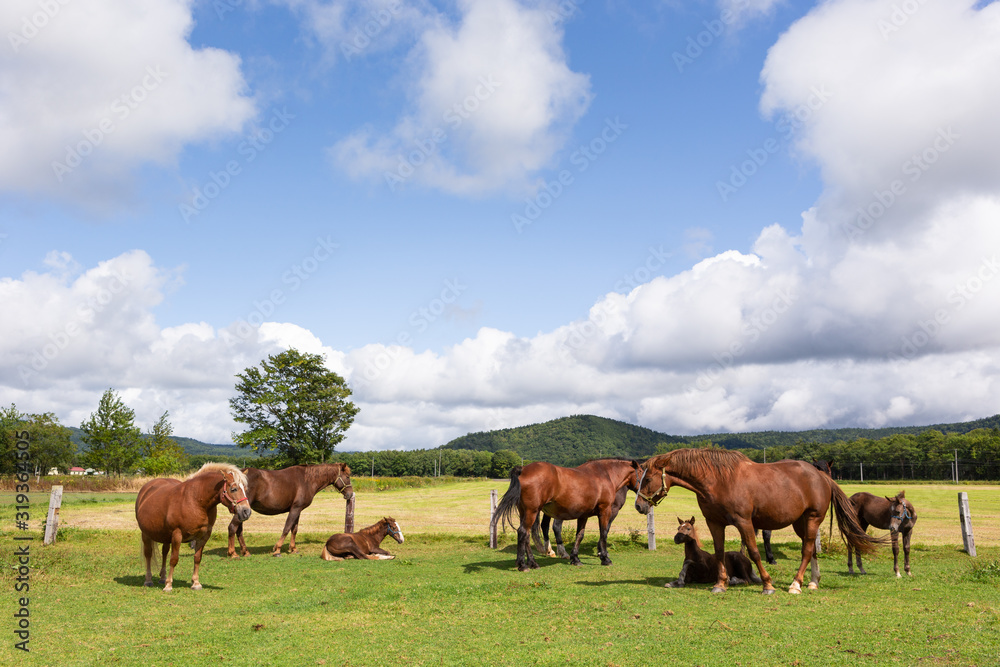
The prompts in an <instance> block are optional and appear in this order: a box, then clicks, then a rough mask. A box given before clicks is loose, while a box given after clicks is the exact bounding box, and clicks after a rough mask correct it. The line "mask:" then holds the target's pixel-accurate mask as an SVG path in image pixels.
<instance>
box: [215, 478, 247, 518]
mask: <svg viewBox="0 0 1000 667" xmlns="http://www.w3.org/2000/svg"><path fill="white" fill-rule="evenodd" d="M219 472H220V473H222V480H223V481H222V490H221V491H219V502H221V503H222V504H223V505H225V506H226V509H228V510H229V512H230V513H231V514H235V515H236V518H237V519H239V520H240V521H246V520H247V519H249V518H250V515H251V514H252V513H253V511H252V510H251V509H250V501H249V500H248V499H247V482H246V475H244V474H243V473H241V472H240V471H239V469H234V470H220V471H219ZM237 473H239V474H237Z"/></svg>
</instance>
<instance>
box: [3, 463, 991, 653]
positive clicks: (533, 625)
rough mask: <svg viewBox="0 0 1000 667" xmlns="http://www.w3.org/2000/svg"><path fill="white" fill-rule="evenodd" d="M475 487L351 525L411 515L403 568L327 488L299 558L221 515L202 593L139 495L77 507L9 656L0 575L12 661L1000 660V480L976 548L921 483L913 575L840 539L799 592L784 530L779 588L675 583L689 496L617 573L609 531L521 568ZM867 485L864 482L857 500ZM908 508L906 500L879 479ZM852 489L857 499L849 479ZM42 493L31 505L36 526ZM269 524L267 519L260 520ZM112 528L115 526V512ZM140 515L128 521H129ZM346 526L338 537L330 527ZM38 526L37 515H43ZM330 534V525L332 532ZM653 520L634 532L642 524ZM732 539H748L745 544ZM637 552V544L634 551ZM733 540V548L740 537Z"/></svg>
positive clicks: (386, 499) (308, 519)
mask: <svg viewBox="0 0 1000 667" xmlns="http://www.w3.org/2000/svg"><path fill="white" fill-rule="evenodd" d="M490 488H497V489H498V491H499V492H500V493H502V492H503V491H504V490H505V488H506V484H503V483H498V482H466V483H456V484H449V485H444V486H441V487H434V488H425V489H402V490H392V491H385V492H381V493H365V494H361V493H359V498H358V509H357V519H356V525H357V526H358V527H362V526H364V525H368V524H369V523H372V522H374V521H375V520H377V519H378V518H380V517H381V516H382V515H385V514H390V515H392V516H393V517H395V518H397V519H398V520H399V523H400V525H401V527H402V528H403V531H404V533H405V535H406V542H405V543H404V544H402V545H397V544H395V543H394V542H392V541H391V540H387V541H386V542H385V543H384V544H383V546H384V547H385V548H387V549H388V550H389V551H391V552H393V553H395V554H397V556H398V557H397V559H396V560H393V561H363V562H358V561H345V562H333V563H330V562H324V561H322V560H321V559H320V558H319V557H318V556H319V552H320V549H321V548H322V543H323V541H325V539H326V537H328V536H329V534H330V533H331V532H338V531H339V530H342V528H343V508H344V503H343V500H342V499H340V497H339V496H337V495H335V494H328V493H325V492H324V493H323V494H321V496H320V497H319V498H318V499H317V501H316V503H315V504H314V506H313V507H311V508H310V509H309V510H307V511H306V513H305V514H304V515H303V520H302V528H301V530H300V534H299V547H300V552H301V553H300V554H299V555H293V556H289V555H284V556H282V557H280V558H272V557H270V556H268V555H266V554H267V552H269V551H270V547H271V545H272V544H273V543H274V541H275V540H276V538H277V531H276V530H274V529H272V526H273V525H277V526H278V530H280V521H277V522H274V520H273V519H271V518H267V517H252V518H251V519H250V521H248V522H247V524H246V534H247V537H248V545H249V546H250V548H251V551H252V553H253V555H252V556H251V557H249V558H245V559H240V560H230V559H228V558H226V557H225V526H224V525H221V524H223V523H224V519H223V518H222V516H221V515H220V524H219V525H217V526H216V532H215V535H213V538H212V541H211V542H210V543H209V545H208V547H207V548H206V556H205V558H204V560H203V562H202V568H201V580H202V583H203V584H204V586H205V589H204V590H202V591H191V590H190V589H189V588H187V586H189V585H190V578H191V565H192V552H191V551H190V549H188V548H187V547H184V548H183V549H182V552H181V561H180V563H179V565H178V567H177V572H176V574H175V582H174V584H175V589H174V591H173V592H171V593H163V592H162V591H160V590H159V588H144V587H143V586H142V581H143V576H144V573H143V565H142V560H141V557H140V553H139V551H140V541H139V534H138V530H137V528H136V527H135V524H134V517H133V516H132V515H131V502H132V501H133V499H134V494H80V495H79V496H78V497H74V495H73V494H68V496H67V497H66V499H65V501H64V505H63V510H62V524H61V525H63V526H67V527H66V528H64V529H63V530H61V531H60V536H59V541H58V542H57V544H56V545H54V546H50V547H45V548H42V547H41V544H40V536H39V534H38V533H37V531H32V533H31V534H33V535H35V536H36V537H37V538H38V539H36V540H35V541H34V542H33V543H32V547H31V575H30V576H31V591H30V613H31V617H30V618H31V643H30V647H31V653H30V654H24V653H22V652H20V651H16V650H14V648H13V644H14V642H15V641H16V639H15V638H14V636H13V630H14V629H15V622H16V621H15V619H14V618H13V616H12V615H13V613H14V611H16V609H17V606H16V605H17V599H16V598H17V594H16V593H15V592H14V584H15V576H16V572H15V571H14V570H12V569H11V568H10V567H9V566H8V567H4V568H3V574H2V576H0V587H2V589H3V590H5V591H7V593H6V597H5V598H4V605H5V606H4V608H5V609H6V610H8V611H7V613H5V614H3V616H4V617H5V618H6V619H7V621H6V623H7V624H8V627H7V628H3V630H4V633H3V636H4V637H5V638H6V639H5V641H4V644H3V646H2V647H0V663H2V664H11V665H13V664H25V665H87V664H123V665H138V664H157V665H159V664H178V665H181V664H185V665H187V664H218V663H220V662H224V661H231V662H235V663H238V664H249V665H271V664H307V665H313V664H315V665H324V664H326V665H383V664H426V665H520V664H543V665H555V664H583V665H651V664H677V665H892V664H899V665H916V664H945V665H984V666H985V665H996V664H998V662H1000V541H998V540H997V539H996V538H995V537H989V536H990V535H996V531H997V525H996V524H997V523H1000V489H998V488H997V487H961V488H962V490H966V491H968V492H969V494H970V498H971V502H972V508H973V509H972V515H973V525H974V527H975V528H976V531H977V546H978V549H979V556H978V558H976V559H972V558H970V557H969V556H968V555H966V554H965V553H963V552H961V550H960V547H961V537H960V535H959V533H958V529H957V498H956V493H955V491H956V490H957V489H958V487H939V486H922V487H916V486H911V487H907V497H908V498H910V499H911V500H912V501H913V502H914V504H915V505H916V506H917V509H918V512H919V516H920V518H919V520H918V523H917V528H916V530H915V531H914V550H913V555H912V560H913V571H914V573H915V576H913V577H910V578H903V579H897V578H896V577H895V576H894V575H893V574H892V555H891V553H890V552H889V550H888V549H884V550H882V551H881V552H880V553H879V554H877V555H876V556H875V557H874V558H872V559H869V560H867V561H866V567H867V569H868V571H869V572H870V574H869V575H868V576H866V577H860V576H855V577H851V576H848V575H847V573H846V570H847V568H846V562H845V557H844V554H843V549H842V548H841V547H839V537H838V538H835V541H834V545H833V548H831V549H828V551H827V553H826V554H824V555H823V556H822V557H821V559H820V567H821V570H822V573H823V578H822V581H821V584H820V586H821V587H820V590H819V591H817V592H811V593H804V594H803V595H800V596H792V595H789V594H788V593H786V592H785V589H787V585H788V583H789V582H790V580H791V577H792V575H793V574H794V570H795V569H796V566H797V554H798V550H799V546H798V544H796V543H793V542H792V541H791V540H790V538H788V539H785V538H784V537H783V536H782V534H777V535H776V537H775V542H776V547H777V548H776V551H777V555H778V558H779V562H778V563H777V565H775V566H773V567H771V568H769V570H770V572H771V575H772V576H773V577H774V579H775V583H776V585H777V586H778V587H779V591H778V592H777V593H776V594H775V595H773V596H763V595H761V594H760V587H759V586H750V587H733V588H732V589H731V590H730V591H729V592H727V593H726V594H725V595H721V596H719V595H712V594H711V593H709V592H708V589H709V588H710V586H708V585H705V586H690V587H688V588H685V589H680V590H675V589H665V588H663V584H664V583H666V582H667V581H669V580H672V579H674V578H675V577H676V575H677V571H678V570H679V568H680V563H681V556H682V551H681V549H680V548H679V547H677V546H675V545H674V544H673V542H672V539H671V538H672V536H673V526H675V525H676V519H675V518H674V517H675V515H680V516H683V517H685V518H686V517H689V516H691V515H692V514H695V515H696V516H698V517H700V513H699V512H698V511H697V505H696V504H695V502H694V498H693V496H691V495H690V494H688V493H687V492H682V493H676V494H675V493H673V492H672V493H671V496H670V497H669V498H668V499H667V500H666V501H665V502H664V504H663V505H661V506H660V507H659V508H658V510H657V512H658V513H659V514H658V517H657V531H658V549H657V550H656V551H655V552H651V551H648V550H646V549H645V545H644V542H645V532H644V531H645V517H644V516H641V515H639V514H637V513H636V512H635V511H634V509H633V508H632V506H631V497H630V499H629V503H628V504H626V506H625V507H624V508H623V510H622V513H621V515H620V516H619V518H618V519H617V520H616V523H615V526H614V531H613V537H612V540H611V544H610V547H611V557H612V558H613V559H614V564H613V565H612V566H610V567H602V566H601V565H600V564H599V561H598V559H597V557H596V555H595V553H594V552H595V547H596V532H597V531H596V523H595V522H593V520H592V523H591V526H589V527H588V536H587V538H586V539H585V540H584V548H583V553H582V559H583V562H584V565H583V566H581V567H572V566H570V565H568V564H567V563H566V562H565V561H561V560H556V559H549V558H545V557H542V558H539V564H540V565H541V566H542V567H541V568H540V569H538V570H536V571H533V572H530V573H520V572H517V571H516V570H515V569H514V558H515V553H514V547H513V544H512V535H511V534H510V533H509V532H508V533H507V535H505V536H503V538H502V542H501V549H499V550H496V551H494V550H491V549H489V548H488V547H487V540H486V531H485V521H484V520H483V518H484V517H485V518H486V519H488V515H489V489H490ZM858 488H862V487H858ZM864 488H867V489H869V490H872V492H873V493H884V494H889V495H892V494H894V493H895V490H897V489H895V488H894V487H864ZM845 490H846V491H848V493H853V492H854V491H855V490H857V489H855V488H853V487H849V488H848V487H845ZM12 501H13V495H12V494H2V495H0V528H2V529H3V531H2V532H0V540H2V542H3V545H4V553H5V554H6V555H7V559H9V560H12V557H11V556H10V554H12V553H13V545H14V544H15V543H14V541H13V537H14V532H15V531H14V530H12V528H13V526H14V508H13V503H12ZM46 503H47V498H43V497H42V495H41V494H38V497H37V498H36V497H33V498H32V517H33V518H34V517H36V516H37V517H39V518H40V517H42V516H44V511H45V506H46ZM265 518H266V519H269V520H271V521H272V522H274V523H272V524H269V523H268V522H267V521H257V523H256V524H255V523H254V522H255V520H259V519H265ZM102 519H103V520H102ZM130 521H131V523H130ZM338 522H339V527H336V526H337V524H338ZM32 523H33V527H35V528H37V525H34V524H35V523H36V522H35V521H33V522H32ZM327 525H329V526H330V528H328V527H327ZM639 529H641V533H640V537H638V538H637V536H636V531H637V530H639ZM730 537H731V538H733V539H735V533H733V534H732V535H730ZM637 539H641V542H642V543H641V544H639V543H637V541H636V540H637ZM729 548H737V545H736V543H735V541H734V542H733V543H732V544H731V545H730V547H729Z"/></svg>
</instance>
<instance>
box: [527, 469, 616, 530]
mask: <svg viewBox="0 0 1000 667" xmlns="http://www.w3.org/2000/svg"><path fill="white" fill-rule="evenodd" d="M519 481H520V484H521V499H522V502H523V503H524V504H525V505H534V506H535V507H542V508H544V509H545V512H546V514H549V515H550V516H552V517H554V518H557V519H575V518H579V517H580V516H581V515H582V514H581V513H586V512H591V513H595V512H596V508H597V506H598V505H602V504H605V503H612V504H613V503H614V501H615V495H616V492H617V489H616V488H615V487H614V485H613V484H612V483H611V480H610V478H609V477H608V476H607V474H605V473H604V472H603V471H601V472H598V473H595V472H594V471H592V470H588V469H584V470H579V469H577V468H564V467H562V466H557V465H553V464H551V463H546V462H544V461H538V462H535V463H529V464H528V465H526V466H524V468H523V469H522V471H521V475H520V477H519Z"/></svg>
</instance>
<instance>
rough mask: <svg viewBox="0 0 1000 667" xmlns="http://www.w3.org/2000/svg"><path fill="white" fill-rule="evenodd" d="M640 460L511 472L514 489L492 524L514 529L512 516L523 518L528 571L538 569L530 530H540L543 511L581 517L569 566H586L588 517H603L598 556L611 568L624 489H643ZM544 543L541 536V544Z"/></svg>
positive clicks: (520, 535)
mask: <svg viewBox="0 0 1000 667" xmlns="http://www.w3.org/2000/svg"><path fill="white" fill-rule="evenodd" d="M638 469H639V463H638V462H637V461H633V460H629V459H619V458H609V459H596V460H594V461H588V462H587V463H584V464H582V465H580V466H578V467H576V468H563V467H562V466H557V465H553V464H551V463H546V462H544V461H538V462H536V463H529V464H528V465H526V466H524V467H522V466H514V468H513V469H511V471H510V487H509V488H508V489H507V492H506V493H504V495H503V498H501V499H500V503H499V504H498V505H497V509H496V512H495V513H494V515H493V518H492V519H491V520H490V529H491V531H495V530H496V525H497V522H498V521H503V522H504V523H506V524H508V525H510V526H511V527H512V528H513V527H514V523H513V520H512V516H513V513H514V510H515V509H516V510H517V512H518V514H519V516H520V526H519V527H518V529H517V569H518V570H520V571H521V572H527V571H528V570H532V569H535V568H537V567H538V563H536V562H535V557H534V555H533V554H532V553H531V544H530V542H529V537H528V533H529V531H532V532H534V531H535V530H536V529H537V522H536V519H537V518H538V514H539V512H544V513H545V514H547V515H549V516H551V517H553V518H555V519H563V520H565V519H576V520H577V522H576V543H575V544H574V545H573V552H572V553H571V554H570V559H569V562H570V563H571V564H573V565H580V564H581V563H580V542H582V541H583V534H584V530H585V529H586V527H587V519H588V518H589V517H592V516H597V520H598V523H599V525H600V539H599V540H598V546H597V555H598V556H599V557H600V559H601V564H602V565H611V559H610V558H609V557H608V529H609V528H610V527H611V522H612V521H614V519H615V517H616V516H617V515H618V510H619V509H620V508H621V505H622V504H623V502H624V501H623V502H622V503H618V504H617V505H616V501H617V496H618V493H619V492H620V491H622V489H623V487H625V486H626V485H631V487H632V488H637V487H636V486H635V484H636V473H637V471H638ZM537 542H538V539H537V538H536V544H537Z"/></svg>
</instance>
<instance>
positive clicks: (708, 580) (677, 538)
mask: <svg viewBox="0 0 1000 667" xmlns="http://www.w3.org/2000/svg"><path fill="white" fill-rule="evenodd" d="M677 523H679V524H680V525H679V526H677V534H676V535H674V542H675V543H676V544H683V545H684V564H683V565H681V573H680V574H679V575H677V581H671V582H670V583H668V584H666V585H665V588H680V587H682V586H684V584H689V583H690V584H713V583H715V581H716V580H717V579H718V577H719V561H717V560H716V559H715V555H714V554H710V553H708V552H707V551H705V550H704V549H702V548H701V540H699V539H698V531H697V530H695V527H694V517H691V518H690V519H688V520H687V521H684V520H683V519H681V518H680V517H677ZM726 572H727V573H728V574H729V583H730V584H734V585H735V584H749V583H754V584H759V583H761V579H760V577H759V576H757V573H756V572H754V571H753V563H751V562H750V559H749V558H747V557H746V556H744V555H743V554H742V553H740V552H739V551H727V552H726Z"/></svg>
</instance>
